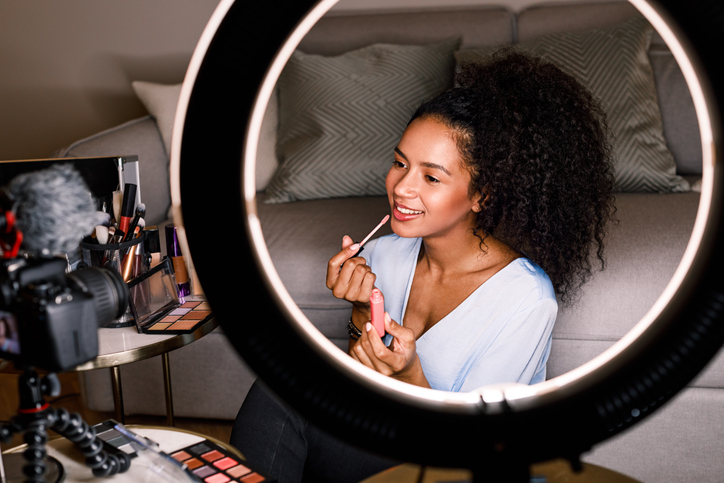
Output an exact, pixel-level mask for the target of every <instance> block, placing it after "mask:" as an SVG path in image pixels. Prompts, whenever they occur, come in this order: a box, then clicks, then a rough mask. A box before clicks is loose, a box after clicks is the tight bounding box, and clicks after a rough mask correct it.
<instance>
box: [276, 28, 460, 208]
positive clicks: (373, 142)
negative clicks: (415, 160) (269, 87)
mask: <svg viewBox="0 0 724 483" xmlns="http://www.w3.org/2000/svg"><path fill="white" fill-rule="evenodd" d="M459 44H460V40H459V39H450V40H445V41H442V42H438V43H435V44H430V45H425V46H417V45H391V44H375V45H371V46H368V47H365V48H362V49H359V50H355V51H351V52H347V53H345V54H343V55H340V56H336V57H323V56H320V55H312V54H305V53H303V52H300V51H296V52H294V54H293V55H292V57H291V59H290V60H289V62H288V63H287V65H286V67H285V68H284V71H283V72H282V75H281V77H280V79H279V84H278V85H279V110H280V111H279V134H278V136H279V137H278V140H277V155H278V156H279V160H280V164H279V167H278V168H277V171H276V172H275V173H274V176H273V178H272V179H271V181H270V183H269V185H268V187H267V190H266V193H267V195H268V198H267V200H266V202H267V203H284V202H290V201H298V200H311V199H321V198H337V197H346V196H375V195H384V194H385V176H386V175H387V171H388V170H389V167H390V164H391V163H392V152H393V150H394V147H395V145H396V144H397V142H398V141H399V139H400V136H401V134H402V131H403V130H404V129H405V126H406V125H407V122H408V121H409V119H410V117H411V116H412V114H413V112H414V111H415V109H416V108H417V107H418V106H419V105H420V104H421V103H422V101H424V100H426V99H428V98H431V97H434V96H436V95H437V94H439V93H441V92H443V91H444V90H446V89H447V88H449V87H451V86H452V82H453V76H454V72H455V57H454V52H455V50H456V49H457V48H458V46H459Z"/></svg>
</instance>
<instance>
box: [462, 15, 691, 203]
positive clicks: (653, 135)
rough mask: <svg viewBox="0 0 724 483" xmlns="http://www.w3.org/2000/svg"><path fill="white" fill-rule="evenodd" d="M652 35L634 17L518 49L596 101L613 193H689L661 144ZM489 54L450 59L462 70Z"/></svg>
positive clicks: (469, 53)
mask: <svg viewBox="0 0 724 483" xmlns="http://www.w3.org/2000/svg"><path fill="white" fill-rule="evenodd" d="M652 32H653V29H652V27H651V26H650V25H649V23H648V22H647V21H646V19H644V18H643V17H641V16H635V17H632V18H631V19H629V20H626V21H624V22H621V23H619V24H616V25H613V26H610V27H606V28H599V29H591V30H583V31H578V32H566V33H561V34H551V35H544V36H541V37H538V38H535V39H532V40H529V41H526V42H522V43H520V44H518V45H517V48H518V49H519V50H521V51H523V52H527V53H529V54H532V55H536V56H539V57H542V58H544V59H546V60H548V61H550V62H553V63H554V64H556V65H558V66H559V67H561V68H563V69H564V70H566V71H567V72H569V73H570V74H572V75H574V76H575V77H576V78H577V79H578V80H579V81H581V82H582V83H583V84H584V85H586V86H587V87H588V88H589V89H590V90H591V91H592V92H593V94H594V95H595V96H596V97H597V98H598V99H599V100H600V102H601V105H602V107H603V109H604V111H605V112H606V115H607V117H608V125H609V129H610V131H611V134H612V137H613V139H612V140H611V141H612V145H613V157H614V162H615V182H616V190H617V191H621V192H661V193H673V192H684V191H689V190H690V186H689V183H688V182H687V181H686V180H685V179H684V178H682V177H680V176H677V174H676V162H675V161H674V157H673V156H672V154H671V152H670V151H669V148H668V147H667V145H666V140H665V138H664V133H663V126H662V122H661V113H660V111H659V105H658V102H657V97H656V85H655V83H654V74H653V70H652V68H651V64H650V63H649V58H648V54H647V53H648V49H649V44H650V42H651V34H652ZM490 54H491V52H490V50H481V51H473V50H464V51H459V52H456V54H455V57H456V59H457V61H458V62H459V63H461V64H462V63H464V62H476V61H480V59H481V58H485V57H487V56H489V55H490Z"/></svg>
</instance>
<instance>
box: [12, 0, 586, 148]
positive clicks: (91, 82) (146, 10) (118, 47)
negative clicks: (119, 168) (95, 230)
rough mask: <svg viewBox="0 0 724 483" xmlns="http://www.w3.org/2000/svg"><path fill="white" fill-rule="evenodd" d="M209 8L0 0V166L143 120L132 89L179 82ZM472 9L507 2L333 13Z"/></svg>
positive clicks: (177, 2)
mask: <svg viewBox="0 0 724 483" xmlns="http://www.w3.org/2000/svg"><path fill="white" fill-rule="evenodd" d="M539 1H540V0H508V2H507V5H508V6H509V7H510V8H511V9H514V10H520V9H521V8H524V7H525V6H527V5H529V4H531V3H534V2H539ZM569 1H570V0H569ZM579 1H581V0H579ZM583 1H586V0H583ZM587 1H597V0H587ZM217 4H218V0H153V1H147V0H122V1H117V0H63V1H53V0H22V1H19V0H0V66H1V67H0V69H2V70H1V71H0V72H1V75H0V159H26V158H38V157H47V156H49V155H50V154H51V153H52V152H53V151H55V150H56V149H59V148H61V147H63V146H66V145H68V144H70V143H71V142H73V141H75V140H77V139H79V138H82V137H85V136H88V135H91V134H93V133H95V132H98V131H100V130H103V129H107V128H110V127H113V126H115V125H117V124H120V123H122V122H124V121H127V120H130V119H133V118H135V117H139V116H142V115H144V114H145V110H144V108H143V106H142V105H141V104H140V103H139V102H138V100H137V99H136V98H135V96H134V94H133V91H132V88H131V82H132V81H134V80H146V81H153V82H162V83H176V82H180V81H181V80H182V79H183V76H184V73H185V70H186V65H187V64H188V61H189V59H190V58H191V53H192V52H193V49H194V47H195V45H196V42H197V40H198V38H199V36H200V35H201V32H202V31H203V29H204V27H205V25H206V22H207V20H208V19H209V17H210V16H211V14H212V13H213V11H214V9H215V7H216V5H217ZM472 4H493V5H500V4H506V0H399V1H395V2H389V0H341V2H340V3H339V4H338V5H336V6H335V7H334V9H335V11H336V12H343V11H350V10H363V9H386V8H408V7H412V6H415V5H418V6H423V7H434V6H440V5H446V6H449V5H460V6H465V5H472ZM109 154H110V153H109ZM119 154H120V153H119Z"/></svg>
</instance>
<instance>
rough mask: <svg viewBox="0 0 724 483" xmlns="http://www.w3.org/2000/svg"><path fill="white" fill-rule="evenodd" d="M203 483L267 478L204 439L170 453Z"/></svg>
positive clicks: (247, 482)
mask: <svg viewBox="0 0 724 483" xmlns="http://www.w3.org/2000/svg"><path fill="white" fill-rule="evenodd" d="M171 457H172V458H174V459H175V460H177V461H179V462H181V463H183V464H184V465H186V471H190V472H191V473H192V474H193V475H194V476H195V477H196V478H198V479H199V480H200V481H203V482H204V483H227V482H229V483H232V482H241V483H261V482H264V481H269V480H267V479H266V478H265V477H264V476H263V475H262V474H261V473H259V472H258V471H256V470H255V469H254V468H253V467H252V466H250V465H249V463H247V462H246V461H241V460H240V459H239V458H238V457H237V456H235V455H233V454H231V453H229V452H228V451H226V450H225V449H224V448H222V447H221V446H219V445H218V444H215V443H214V442H212V441H209V440H206V441H202V442H200V443H196V444H193V445H191V446H189V447H187V448H183V449H181V450H179V451H176V452H174V453H172V454H171Z"/></svg>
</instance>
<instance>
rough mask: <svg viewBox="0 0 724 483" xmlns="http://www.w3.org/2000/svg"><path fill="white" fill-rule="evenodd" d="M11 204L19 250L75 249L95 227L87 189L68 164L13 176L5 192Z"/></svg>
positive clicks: (93, 204)
mask: <svg viewBox="0 0 724 483" xmlns="http://www.w3.org/2000/svg"><path fill="white" fill-rule="evenodd" d="M6 191H7V193H8V195H9V196H10V197H11V199H12V201H13V207H14V208H13V211H14V212H15V217H16V219H17V221H16V223H15V226H16V228H17V229H18V230H20V231H21V232H22V234H23V243H22V248H23V249H25V250H28V251H31V252H38V253H40V252H43V251H44V250H48V251H49V252H50V253H51V254H60V253H68V252H72V251H73V250H76V249H77V248H78V244H79V243H80V240H81V238H83V236H85V235H88V234H89V233H91V231H92V230H93V228H94V227H95V225H96V221H97V218H96V210H95V203H94V201H93V197H92V195H91V192H90V189H89V188H88V186H87V185H86V183H85V181H84V180H83V178H82V177H81V175H80V173H79V172H78V171H77V170H76V169H75V168H74V167H73V166H72V165H70V164H59V165H55V166H52V167H50V168H47V169H43V170H40V171H34V172H31V173H25V174H21V175H18V176H16V177H15V178H14V179H13V180H12V181H11V182H10V184H9V185H8V187H7V189H6Z"/></svg>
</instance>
